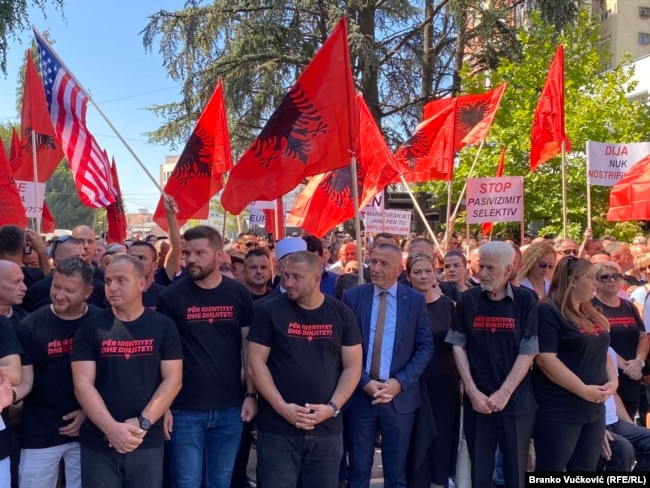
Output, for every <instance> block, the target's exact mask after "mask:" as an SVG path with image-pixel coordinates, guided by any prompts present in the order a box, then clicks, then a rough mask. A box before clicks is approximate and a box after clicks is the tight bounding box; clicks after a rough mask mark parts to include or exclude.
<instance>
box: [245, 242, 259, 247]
mask: <svg viewBox="0 0 650 488" xmlns="http://www.w3.org/2000/svg"><path fill="white" fill-rule="evenodd" d="M258 246H259V244H258V243H257V242H253V241H248V242H247V243H246V244H244V247H258Z"/></svg>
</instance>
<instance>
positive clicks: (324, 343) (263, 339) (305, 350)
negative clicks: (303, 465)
mask: <svg viewBox="0 0 650 488" xmlns="http://www.w3.org/2000/svg"><path fill="white" fill-rule="evenodd" d="M258 303H259V302H258ZM248 340H249V341H250V342H256V343H258V344H261V345H263V346H266V347H270V348H271V352H270V355H269V358H268V361H267V366H268V368H269V371H270V372H271V376H272V377H273V381H274V383H275V386H276V388H277V389H278V391H279V392H280V395H282V398H283V399H284V401H285V402H287V403H295V404H297V405H304V404H305V403H313V404H326V403H327V402H329V401H330V400H331V398H332V394H333V393H334V390H336V386H337V384H338V381H339V377H340V376H341V372H342V371H343V365H342V362H341V346H354V345H357V344H360V343H361V333H360V331H359V326H358V325H357V321H356V319H355V317H354V313H353V312H352V310H351V309H350V308H348V307H347V306H346V305H344V304H343V303H341V302H339V301H338V300H336V299H335V298H332V297H330V296H328V295H325V299H324V301H323V304H322V305H321V306H320V307H318V308H317V309H315V310H305V309H303V308H301V307H299V306H298V305H297V304H296V303H295V302H292V301H291V300H289V297H288V296H287V295H286V294H282V295H278V296H277V297H274V298H271V299H269V300H266V301H265V302H263V303H261V304H260V305H259V306H257V307H256V308H255V320H254V321H253V325H252V326H251V330H250V332H249V334H248ZM257 425H258V427H259V429H260V430H263V431H266V432H271V433H275V434H281V435H303V434H305V433H308V434H309V435H332V434H339V433H341V432H342V431H343V420H342V418H341V417H340V416H339V417H336V418H330V419H328V420H326V421H325V422H322V423H320V424H318V425H316V427H315V428H314V430H311V431H309V432H306V431H302V430H299V429H296V427H295V426H293V425H291V424H289V423H288V422H287V421H286V420H285V419H284V418H283V417H282V416H280V415H279V414H277V413H276V412H275V410H273V408H272V407H271V405H270V404H269V403H267V402H266V401H265V400H264V399H263V398H260V410H259V415H258V418H257Z"/></svg>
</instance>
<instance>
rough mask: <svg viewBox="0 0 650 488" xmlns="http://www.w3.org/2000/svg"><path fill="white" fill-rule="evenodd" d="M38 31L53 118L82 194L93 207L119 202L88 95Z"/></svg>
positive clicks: (81, 196) (48, 101)
mask: <svg viewBox="0 0 650 488" xmlns="http://www.w3.org/2000/svg"><path fill="white" fill-rule="evenodd" d="M34 35H35V36H36V44H37V46H38V56H39V59H40V65H41V76H42V77H43V86H44V87H45V98H46V99H47V105H48V108H49V110H50V118H51V119H52V124H53V125H54V131H55V132H56V136H57V137H58V139H59V141H60V142H61V147H62V148H63V151H64V153H65V155H66V157H67V158H68V162H69V163H70V167H71V169H72V173H73V174H74V180H75V185H76V186H77V192H78V193H79V197H80V198H81V201H82V202H83V203H84V205H87V206H89V207H93V208H102V207H106V206H108V205H110V204H112V203H113V202H115V193H114V190H113V181H112V176H111V166H110V163H109V161H108V158H107V157H106V156H105V155H104V153H103V152H102V150H101V149H100V147H99V144H97V141H96V140H95V138H94V137H93V136H92V134H91V133H90V131H89V130H88V128H87V127H86V107H87V105H88V100H89V99H88V96H87V95H86V92H85V91H84V89H83V88H82V87H81V86H80V85H79V84H78V82H77V81H76V80H75V78H74V77H73V76H72V75H71V74H70V73H69V72H68V71H67V70H66V68H65V67H64V65H63V62H62V61H61V60H60V59H59V58H58V57H57V55H56V54H55V53H54V51H53V50H52V47H51V46H50V45H49V44H48V42H47V41H46V40H45V39H43V37H42V36H41V35H40V34H39V33H38V32H36V30H34Z"/></svg>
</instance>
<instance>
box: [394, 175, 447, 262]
mask: <svg viewBox="0 0 650 488" xmlns="http://www.w3.org/2000/svg"><path fill="white" fill-rule="evenodd" d="M399 177H400V179H401V180H402V183H403V184H404V186H405V187H406V191H407V192H408V194H409V196H410V197H411V200H412V201H413V207H414V208H415V210H416V211H417V212H418V215H419V216H420V218H421V219H422V221H423V222H424V226H425V227H426V229H427V232H429V234H431V239H432V240H433V243H434V244H435V246H436V248H438V249H440V243H439V242H438V239H437V238H436V234H435V233H434V232H433V230H432V229H431V226H430V225H429V221H428V220H427V217H426V215H424V212H423V211H422V208H421V207H420V204H419V203H418V200H417V198H415V194H414V193H413V190H411V188H410V187H409V184H408V183H407V182H406V178H404V175H403V174H402V173H400V174H399Z"/></svg>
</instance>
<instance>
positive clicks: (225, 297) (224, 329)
mask: <svg viewBox="0 0 650 488" xmlns="http://www.w3.org/2000/svg"><path fill="white" fill-rule="evenodd" d="M184 238H185V243H184V244H183V255H184V258H185V264H186V266H187V272H188V276H187V277H185V278H182V279H180V280H179V281H175V282H174V283H173V284H171V285H170V286H168V287H167V288H166V289H165V290H164V291H163V292H162V293H161V295H160V301H159V302H158V312H160V313H163V314H165V315H167V316H168V317H171V319H172V320H173V321H174V322H175V323H176V326H177V327H178V332H179V334H180V336H181V341H182V343H183V356H184V359H183V388H182V389H181V392H180V393H179V395H178V397H177V398H176V400H174V404H173V415H174V429H173V431H172V433H171V467H172V479H173V483H174V485H175V486H176V487H177V488H196V487H198V486H201V485H202V483H204V484H205V487H206V488H213V487H223V486H229V484H230V479H231V476H232V470H233V466H234V463H235V457H236V455H237V450H238V448H239V443H240V439H241V433H242V421H245V422H250V421H251V420H252V419H253V417H254V416H255V414H256V413H257V401H256V399H255V397H256V395H255V390H254V387H253V384H252V381H250V380H247V383H248V385H247V387H248V389H247V390H246V396H245V397H244V395H243V394H242V378H241V371H242V358H243V349H244V345H245V339H246V336H247V335H248V328H249V326H250V324H251V322H252V321H253V302H252V300H251V296H250V293H249V292H248V290H246V288H245V287H244V286H243V285H241V284H239V283H237V282H236V281H235V280H233V279H230V278H228V277H226V276H222V275H221V273H219V269H218V267H219V262H220V261H221V256H222V253H223V240H222V238H221V235H220V234H219V232H218V231H217V230H216V229H214V228H212V227H209V226H205V225H199V226H197V227H193V228H191V229H189V230H188V231H186V232H185V234H184ZM242 400H243V401H242Z"/></svg>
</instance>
